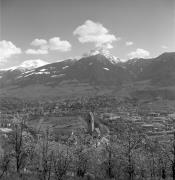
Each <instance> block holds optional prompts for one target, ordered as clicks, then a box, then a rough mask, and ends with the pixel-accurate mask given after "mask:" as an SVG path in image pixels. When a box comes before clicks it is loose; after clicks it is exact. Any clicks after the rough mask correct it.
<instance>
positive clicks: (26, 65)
mask: <svg viewBox="0 0 175 180" xmlns="http://www.w3.org/2000/svg"><path fill="white" fill-rule="evenodd" d="M46 64H48V62H46V61H43V60H41V59H32V60H26V61H24V62H22V63H21V64H20V65H18V66H13V67H10V68H7V69H1V71H2V70H4V71H14V70H20V71H26V70H31V69H35V68H38V67H40V66H44V65H46Z"/></svg>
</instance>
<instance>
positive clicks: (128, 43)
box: [126, 41, 134, 46]
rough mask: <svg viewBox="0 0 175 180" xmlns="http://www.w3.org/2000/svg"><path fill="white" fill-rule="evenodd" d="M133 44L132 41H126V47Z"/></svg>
mask: <svg viewBox="0 0 175 180" xmlns="http://www.w3.org/2000/svg"><path fill="white" fill-rule="evenodd" d="M133 44H134V43H133V42H132V41H127V42H126V46H132V45H133Z"/></svg>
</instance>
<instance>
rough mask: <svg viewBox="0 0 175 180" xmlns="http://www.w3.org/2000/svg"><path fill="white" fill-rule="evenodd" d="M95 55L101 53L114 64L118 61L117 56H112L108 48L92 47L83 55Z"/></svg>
mask: <svg viewBox="0 0 175 180" xmlns="http://www.w3.org/2000/svg"><path fill="white" fill-rule="evenodd" d="M96 55H102V56H104V57H106V59H108V60H109V61H110V62H111V63H112V64H116V63H119V62H120V59H119V58H118V57H116V56H113V55H112V54H111V52H110V51H109V50H108V49H104V48H97V49H93V50H91V51H90V52H89V53H87V54H86V55H85V56H86V57H87V56H96Z"/></svg>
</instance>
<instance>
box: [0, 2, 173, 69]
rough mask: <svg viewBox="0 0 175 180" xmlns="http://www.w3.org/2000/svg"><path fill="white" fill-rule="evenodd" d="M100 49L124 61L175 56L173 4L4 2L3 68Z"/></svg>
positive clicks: (0, 6) (0, 18)
mask: <svg viewBox="0 0 175 180" xmlns="http://www.w3.org/2000/svg"><path fill="white" fill-rule="evenodd" d="M101 48H103V49H107V50H109V51H110V52H111V53H112V54H113V55H115V56H117V57H119V58H120V59H122V60H126V59H129V58H135V57H138V58H139V57H143V58H150V57H156V56H158V55H160V54H161V53H163V52H175V0H0V69H2V68H9V67H12V66H17V65H19V64H21V63H23V64H27V63H30V62H34V61H38V62H39V63H41V62H42V63H52V62H55V61H61V60H64V59H68V58H74V57H79V56H81V55H83V54H84V53H86V52H89V51H90V50H92V49H101ZM26 61H27V63H25V62H26Z"/></svg>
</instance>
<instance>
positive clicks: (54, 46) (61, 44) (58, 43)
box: [48, 37, 71, 52]
mask: <svg viewBox="0 0 175 180" xmlns="http://www.w3.org/2000/svg"><path fill="white" fill-rule="evenodd" d="M48 48H49V49H50V50H53V51H54V50H59V51H62V52H66V51H70V50H71V44H70V43H69V42H68V41H65V40H61V39H60V38H59V37H54V38H51V39H49V43H48Z"/></svg>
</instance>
